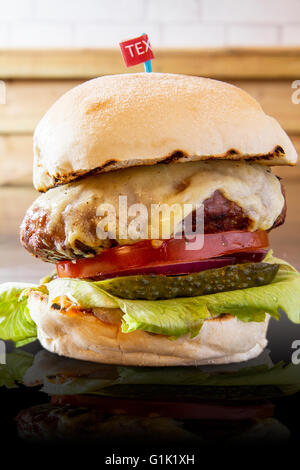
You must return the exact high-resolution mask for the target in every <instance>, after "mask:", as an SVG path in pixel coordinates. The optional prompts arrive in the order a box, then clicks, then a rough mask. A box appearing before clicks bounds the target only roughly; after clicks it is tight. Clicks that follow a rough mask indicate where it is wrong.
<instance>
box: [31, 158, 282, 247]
mask: <svg viewBox="0 0 300 470" xmlns="http://www.w3.org/2000/svg"><path fill="white" fill-rule="evenodd" d="M216 190H219V191H221V192H222V193H223V195H224V196H225V197H226V198H227V199H229V200H231V201H234V202H235V203H236V204H238V206H240V207H241V208H242V209H243V211H244V213H245V214H246V215H247V216H248V218H249V219H250V220H251V226H250V230H251V231H254V230H258V229H261V230H267V229H269V228H271V226H272V225H273V223H274V222H275V220H276V218H277V217H278V215H279V214H280V213H281V211H282V208H283V206H284V197H283V195H282V192H281V187H280V182H279V181H278V179H277V178H276V177H275V176H274V175H273V174H272V173H270V171H269V170H268V169H266V168H265V167H263V166H260V165H259V164H249V163H246V162H232V161H224V162H219V161H205V162H191V163H184V164H182V163H172V164H169V165H167V164H158V165H154V166H148V167H137V168H129V169H126V170H121V171H115V172H110V173H106V174H102V175H97V176H90V177H87V178H85V179H82V180H80V181H77V182H73V183H70V184H67V185H64V186H60V187H57V188H54V189H51V190H49V191H48V192H47V193H45V194H43V195H42V196H40V197H39V198H38V199H37V200H36V201H35V203H34V205H33V206H32V208H34V207H39V208H40V209H42V210H45V211H46V212H47V214H48V218H47V220H48V222H47V227H46V230H47V232H48V233H50V234H51V233H52V234H53V236H55V235H54V234H55V231H56V230H57V227H58V226H59V227H62V226H63V229H64V233H65V240H64V242H63V243H62V242H61V246H60V247H59V246H57V249H58V250H59V249H61V251H62V252H64V251H65V249H66V248H71V249H72V250H74V253H78V254H81V251H80V248H78V246H77V247H76V246H75V241H76V240H79V241H80V242H82V243H84V244H85V245H88V246H90V247H95V248H96V251H97V252H99V251H100V250H99V248H100V246H101V247H102V248H103V247H105V244H107V241H105V240H99V238H98V237H97V234H96V226H97V223H99V221H100V220H101V217H99V216H97V215H96V212H97V207H98V206H99V205H100V204H102V203H108V204H112V205H113V206H114V207H115V208H116V213H117V217H118V218H119V216H120V213H119V196H122V195H123V196H127V198H128V199H127V204H128V207H129V206H130V205H132V204H135V203H142V204H144V205H145V206H146V207H147V209H148V211H149V214H150V213H151V204H169V205H173V204H177V206H178V207H177V212H176V210H175V215H174V219H175V220H176V222H177V221H178V220H179V219H180V217H182V213H183V210H182V211H181V210H180V208H183V205H184V204H192V205H194V206H195V205H196V204H202V203H203V201H204V200H205V199H207V198H209V197H210V196H212V195H213V193H214V192H215V191H216ZM31 213H32V214H33V212H31ZM185 215H186V214H185ZM164 222H166V221H164V220H163V219H162V224H164ZM151 223H152V221H151V217H149V220H148V221H147V220H145V221H144V225H147V226H148V227H146V228H148V233H149V234H150V233H151V229H153V227H152V226H151ZM168 223H169V221H168ZM144 228H145V227H144ZM149 238H151V237H150V236H149ZM116 239H117V241H118V242H119V243H120V244H122V243H132V242H134V241H133V240H128V239H125V240H124V239H122V238H120V237H119V233H118V232H117V236H116ZM59 243H60V242H58V243H57V244H56V245H58V244H59ZM106 246H107V245H106Z"/></svg>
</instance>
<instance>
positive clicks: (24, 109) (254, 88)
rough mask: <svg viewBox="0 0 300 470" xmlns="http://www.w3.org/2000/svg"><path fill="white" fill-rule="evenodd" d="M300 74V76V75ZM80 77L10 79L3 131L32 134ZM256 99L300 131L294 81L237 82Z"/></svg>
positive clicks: (1, 116) (0, 109) (0, 114)
mask: <svg viewBox="0 0 300 470" xmlns="http://www.w3.org/2000/svg"><path fill="white" fill-rule="evenodd" d="M299 76H300V75H299ZM79 83H81V81H79V80H41V81H39V80H10V81H8V82H6V104H5V105H1V106H0V134H3V133H10V134H15V133H23V134H24V133H32V132H33V131H34V128H35V126H36V125H37V123H38V121H39V120H40V119H41V117H42V116H43V114H44V113H45V112H46V111H47V110H48V109H49V107H50V106H51V105H52V104H53V103H54V102H55V101H56V100H57V99H58V98H59V97H60V96H61V95H63V94H64V93H65V92H67V91H68V90H70V89H71V88H73V87H74V86H76V85H78V84H79ZM232 83H233V84H235V85H237V86H239V87H241V88H243V89H244V90H245V91H247V92H248V93H250V94H251V95H252V96H253V97H254V98H256V99H257V100H258V101H259V102H260V104H261V106H262V107H263V109H264V111H265V112H266V113H267V114H269V115H270V116H273V117H275V118H276V119H278V121H279V122H280V124H281V125H282V126H283V127H284V129H285V130H286V131H287V132H288V133H290V134H300V104H299V105H296V104H293V103H292V101H291V95H292V91H294V90H292V88H291V82H290V81H275V82H272V81H269V80H268V81H261V80H260V81H249V80H247V81H233V82H232Z"/></svg>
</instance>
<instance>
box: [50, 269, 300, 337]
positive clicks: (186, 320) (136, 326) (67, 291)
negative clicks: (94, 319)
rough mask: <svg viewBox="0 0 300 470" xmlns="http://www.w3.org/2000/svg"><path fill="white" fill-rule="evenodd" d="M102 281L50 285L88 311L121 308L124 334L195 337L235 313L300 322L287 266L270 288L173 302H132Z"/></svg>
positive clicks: (297, 294)
mask: <svg viewBox="0 0 300 470" xmlns="http://www.w3.org/2000/svg"><path fill="white" fill-rule="evenodd" d="M101 282H102V281H98V282H88V281H81V280H74V279H73V280H69V279H55V280H54V281H52V282H50V283H49V284H47V288H48V290H49V299H50V300H51V299H52V300H53V299H54V298H56V297H58V296H59V295H61V294H62V293H63V295H66V296H68V297H69V298H70V299H72V300H73V301H76V302H77V303H78V304H80V305H81V306H82V307H85V308H90V307H91V305H93V306H94V307H108V306H109V307H110V308H117V307H119V308H120V309H121V310H122V311H123V313H124V315H123V318H122V321H123V323H122V331H123V332H125V333H128V332H132V331H135V330H144V331H148V332H151V333H158V334H164V335H168V336H171V337H179V336H182V335H184V334H187V333H190V334H191V336H192V337H193V336H195V335H196V334H197V333H198V332H199V330H200V328H201V325H202V324H203V321H204V320H205V319H208V318H213V317H216V316H219V315H221V314H223V313H229V314H231V315H234V316H236V317H237V318H238V319H239V320H241V321H244V322H248V321H256V322H260V321H264V319H265V313H269V314H270V315H271V316H273V317H274V318H275V319H277V320H278V319H279V318H280V313H279V310H280V309H282V310H284V311H285V312H286V314H287V316H288V317H289V319H290V320H291V321H293V322H295V323H300V315H299V312H300V275H299V274H298V273H297V272H294V271H291V270H288V269H286V267H283V268H281V267H280V269H279V271H278V273H277V275H276V276H275V278H274V279H273V281H272V282H271V283H270V284H268V285H265V286H260V287H251V288H248V289H240V290H235V291H229V292H220V293H217V294H211V295H203V296H199V297H185V298H176V299H168V300H154V301H152V300H126V299H120V298H118V297H115V296H112V295H110V294H108V293H106V292H105V291H104V290H103V289H101Z"/></svg>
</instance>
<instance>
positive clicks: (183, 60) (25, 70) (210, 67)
mask: <svg viewBox="0 0 300 470" xmlns="http://www.w3.org/2000/svg"><path fill="white" fill-rule="evenodd" d="M155 57H156V59H155V61H154V62H153V67H154V71H156V72H169V73H185V74H191V75H202V76H206V77H207V76H208V77H215V78H224V79H249V78H251V79H259V78H263V79H267V78H269V79H282V78H284V79H298V78H299V77H300V60H299V58H300V49H299V48H292V47H291V48H230V49H226V48H218V49H206V50H205V49H201V50H200V49H191V50H187V49H181V50H176V49H160V48H156V50H155ZM141 67H142V66H137V67H132V68H130V69H126V68H125V66H124V64H123V60H122V57H121V54H120V51H119V49H98V50H97V49H73V50H62V49H58V50H12V49H9V50H0V71H1V74H0V75H1V78H2V79H9V78H25V79H28V78H46V79H48V78H69V79H70V78H73V79H74V78H76V79H77V78H84V79H87V78H93V77H97V76H99V75H106V74H115V73H125V72H126V71H128V72H129V73H131V72H140V71H141V69H142V68H141Z"/></svg>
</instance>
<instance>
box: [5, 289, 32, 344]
mask: <svg viewBox="0 0 300 470" xmlns="http://www.w3.org/2000/svg"><path fill="white" fill-rule="evenodd" d="M30 287H33V286H32V285H29V284H25V283H18V282H15V283H14V282H9V283H5V284H2V285H0V338H1V339H4V340H12V341H14V342H15V344H16V346H17V347H19V346H23V345H24V344H27V343H30V342H32V341H35V340H36V338H37V331H36V325H35V323H34V321H33V320H32V319H31V317H30V314H29V309H28V307H27V297H26V295H24V293H25V291H26V290H27V289H28V288H30Z"/></svg>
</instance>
